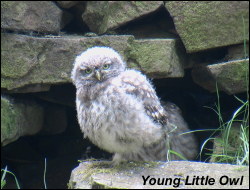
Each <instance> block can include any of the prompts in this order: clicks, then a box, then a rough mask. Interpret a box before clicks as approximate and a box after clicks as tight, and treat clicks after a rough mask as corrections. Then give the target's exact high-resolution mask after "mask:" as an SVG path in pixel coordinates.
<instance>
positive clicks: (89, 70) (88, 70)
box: [84, 69, 92, 74]
mask: <svg viewBox="0 0 250 190" xmlns="http://www.w3.org/2000/svg"><path fill="white" fill-rule="evenodd" d="M84 72H85V73H86V74H90V73H92V70H91V69H85V70H84Z"/></svg>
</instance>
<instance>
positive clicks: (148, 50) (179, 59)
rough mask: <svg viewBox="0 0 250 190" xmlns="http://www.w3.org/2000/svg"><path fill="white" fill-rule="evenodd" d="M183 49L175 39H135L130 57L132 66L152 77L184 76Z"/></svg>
mask: <svg viewBox="0 0 250 190" xmlns="http://www.w3.org/2000/svg"><path fill="white" fill-rule="evenodd" d="M183 51H184V49H183V48H182V46H181V44H180V43H179V42H178V41H177V40H173V39H148V40H134V43H133V46H132V50H131V52H130V53H129V55H128V57H129V63H130V66H131V67H137V68H138V69H139V70H141V71H142V72H144V73H146V74H147V75H148V76H150V77H152V78H164V77H165V78H166V77H183V76H184V68H183V66H184V57H183V55H184V52H183ZM179 55H182V56H179Z"/></svg>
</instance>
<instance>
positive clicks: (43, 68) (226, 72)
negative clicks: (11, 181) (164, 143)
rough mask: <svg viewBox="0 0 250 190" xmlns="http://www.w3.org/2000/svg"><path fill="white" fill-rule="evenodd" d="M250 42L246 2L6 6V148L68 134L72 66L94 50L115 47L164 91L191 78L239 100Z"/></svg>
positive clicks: (20, 3) (22, 3)
mask: <svg viewBox="0 0 250 190" xmlns="http://www.w3.org/2000/svg"><path fill="white" fill-rule="evenodd" d="M248 42H249V2H248V1H219V2H216V1H210V2H198V1H196V2H192V1H191V2H186V1H185V2H184V1H167V2H163V1H103V2H99V1H89V2H87V1H84V2H83V1H82V2H81V1H53V2H52V1H28V2H27V1H17V2H16V1H1V94H2V96H1V144H2V146H5V145H7V144H9V143H11V142H14V141H16V140H17V139H18V138H19V137H21V136H23V135H34V134H37V133H39V134H47V135H48V134H50V135H52V134H59V133H62V132H63V131H65V130H66V128H67V126H68V118H67V117H68V116H67V114H66V107H67V106H68V107H71V108H72V107H74V96H75V94H74V93H75V91H74V88H73V86H71V85H69V86H67V85H68V84H70V83H71V80H70V73H71V69H72V66H73V61H74V59H75V57H76V56H77V55H78V54H79V53H80V52H82V51H84V50H86V49H87V48H89V47H92V46H109V47H112V48H114V49H115V50H117V51H118V52H119V53H121V54H122V56H123V57H124V60H125V61H126V62H127V63H128V66H129V67H131V68H135V69H139V70H141V71H142V72H143V73H145V74H146V75H147V76H148V77H150V78H152V79H156V81H157V83H159V86H164V81H165V79H171V80H176V81H178V80H179V79H180V78H183V77H185V73H186V72H187V71H189V72H190V73H191V78H190V79H189V80H190V81H191V82H194V83H196V84H198V85H199V86H200V87H201V88H203V89H205V90H206V91H207V92H209V93H214V92H216V85H215V84H216V82H217V84H218V87H219V90H220V91H221V92H225V93H227V94H228V95H234V94H239V93H243V92H246V91H247V85H248V84H247V80H246V75H247V76H248V73H249V59H248V51H249V50H248ZM158 79H161V80H158ZM174 83H175V82H174ZM64 84H65V85H66V86H61V85H64ZM182 87H183V88H184V86H180V87H179V88H182ZM54 89H57V90H56V92H55V91H54ZM47 92H48V93H47ZM54 92H55V93H54ZM58 94H59V96H58ZM40 100H42V102H41V101H40ZM44 102H45V103H44ZM50 103H52V104H50ZM65 106H66V107H65ZM10 118H11V120H10ZM55 118H60V119H59V121H58V120H56V119H55Z"/></svg>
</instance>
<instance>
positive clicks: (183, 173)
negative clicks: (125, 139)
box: [68, 161, 249, 189]
mask: <svg viewBox="0 0 250 190" xmlns="http://www.w3.org/2000/svg"><path fill="white" fill-rule="evenodd" d="M142 176H144V179H147V178H148V180H146V182H145V181H144V179H143V177H142ZM207 176H208V177H207ZM223 176H226V177H223ZM242 176H243V177H242ZM198 177H199V178H200V179H197V178H198ZM158 178H159V179H160V182H162V180H164V179H166V178H169V180H168V182H166V180H165V181H164V183H167V184H166V185H157V180H158ZM201 178H204V180H202V179H201ZM206 178H209V179H214V184H210V185H209V184H208V183H207V182H206V181H207V180H206ZM229 179H231V180H232V179H236V180H237V179H238V184H237V185H229V183H228V184H225V185H222V184H220V180H221V181H222V182H226V180H229ZM193 180H194V183H192V181H193ZM241 180H242V184H240V182H241ZM170 181H172V183H170ZM210 181H212V180H210ZM144 182H145V185H144V184H143V183H144ZM68 186H69V188H74V189H84V188H87V189H92V188H97V189H98V188H128V189H145V188H147V189H152V188H153V189H155V188H160V189H165V188H178V189H183V188H187V189H203V188H205V189H210V188H212V189H217V188H218V189H220V188H224V189H228V188H230V189H231V188H237V189H238V188H240V189H245V188H246V189H247V188H248V186H249V166H237V165H230V164H213V163H202V162H188V161H171V162H148V163H146V162H130V163H124V164H122V165H118V166H112V164H111V162H108V161H106V162H101V161H87V162H82V163H80V164H79V166H78V167H77V168H75V169H74V170H73V171H72V173H71V177H70V181H69V184H68Z"/></svg>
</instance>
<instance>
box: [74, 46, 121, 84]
mask: <svg viewBox="0 0 250 190" xmlns="http://www.w3.org/2000/svg"><path fill="white" fill-rule="evenodd" d="M125 68H126V64H125V62H124V61H123V60H122V58H121V56H120V55H119V54H118V53H117V52H116V51H115V50H113V49H112V48H109V47H97V46H96V47H92V48H89V49H87V50H86V51H84V52H83V53H81V54H80V55H78V56H77V57H76V60H75V63H74V68H73V70H72V73H71V79H72V81H73V83H74V84H75V85H76V86H79V85H80V86H82V85H87V86H91V85H94V84H97V83H99V82H103V81H105V80H107V79H109V78H111V77H115V76H117V75H119V74H120V73H121V72H123V71H124V70H125Z"/></svg>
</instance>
